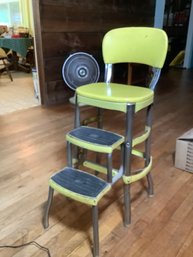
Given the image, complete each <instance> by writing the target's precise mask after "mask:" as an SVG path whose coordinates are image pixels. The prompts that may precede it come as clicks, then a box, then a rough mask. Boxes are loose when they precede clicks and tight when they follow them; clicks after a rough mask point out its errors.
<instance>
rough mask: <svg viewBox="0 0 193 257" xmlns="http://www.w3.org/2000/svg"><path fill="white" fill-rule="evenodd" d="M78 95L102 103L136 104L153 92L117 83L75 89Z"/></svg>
mask: <svg viewBox="0 0 193 257" xmlns="http://www.w3.org/2000/svg"><path fill="white" fill-rule="evenodd" d="M76 92H77V94H78V95H81V96H85V97H89V98H92V99H99V100H103V101H111V102H119V103H120V102H121V103H137V102H143V101H146V100H148V99H150V98H152V97H153V95H154V92H153V91H152V90H151V89H149V88H145V87H138V86H130V85H124V84H117V83H93V84H88V85H85V86H81V87H78V88H77V89H76Z"/></svg>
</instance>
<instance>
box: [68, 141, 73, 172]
mask: <svg viewBox="0 0 193 257" xmlns="http://www.w3.org/2000/svg"><path fill="white" fill-rule="evenodd" d="M67 165H68V167H72V144H71V143H70V142H68V141H67Z"/></svg>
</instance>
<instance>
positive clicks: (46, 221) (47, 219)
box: [43, 187, 54, 228]
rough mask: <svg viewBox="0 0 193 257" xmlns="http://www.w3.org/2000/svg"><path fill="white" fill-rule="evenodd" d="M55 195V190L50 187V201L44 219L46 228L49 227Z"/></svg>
mask: <svg viewBox="0 0 193 257" xmlns="http://www.w3.org/2000/svg"><path fill="white" fill-rule="evenodd" d="M53 194H54V189H53V188H51V187H49V193H48V201H47V205H46V209H45V214H44V218H43V226H44V228H48V227H49V211H50V206H51V204H52V199H53Z"/></svg>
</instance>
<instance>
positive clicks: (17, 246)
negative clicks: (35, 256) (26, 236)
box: [0, 241, 51, 257]
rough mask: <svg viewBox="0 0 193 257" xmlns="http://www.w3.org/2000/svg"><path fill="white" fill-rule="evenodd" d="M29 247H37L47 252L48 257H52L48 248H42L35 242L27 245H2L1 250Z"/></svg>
mask: <svg viewBox="0 0 193 257" xmlns="http://www.w3.org/2000/svg"><path fill="white" fill-rule="evenodd" d="M28 245H35V246H36V247H38V248H39V249H40V250H42V251H44V252H47V254H48V257H51V254H50V251H49V249H48V248H46V247H44V246H41V245H40V244H38V243H37V242H35V241H31V242H29V243H26V244H21V245H0V248H20V247H24V246H28Z"/></svg>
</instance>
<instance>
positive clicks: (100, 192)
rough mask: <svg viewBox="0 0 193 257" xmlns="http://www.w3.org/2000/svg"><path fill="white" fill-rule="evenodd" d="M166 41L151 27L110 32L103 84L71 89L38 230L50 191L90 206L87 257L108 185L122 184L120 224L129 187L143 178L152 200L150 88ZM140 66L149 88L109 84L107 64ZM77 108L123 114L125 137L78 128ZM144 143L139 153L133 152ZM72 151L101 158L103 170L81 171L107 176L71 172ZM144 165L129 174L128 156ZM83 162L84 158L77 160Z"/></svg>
mask: <svg viewBox="0 0 193 257" xmlns="http://www.w3.org/2000/svg"><path fill="white" fill-rule="evenodd" d="M167 46H168V40H167V35H166V33H165V32H164V31H163V30H161V29H157V28H150V27H125V28H118V29H113V30H111V31H109V32H108V33H106V35H105V36H104V39H103V43H102V51H103V58H104V62H105V82H104V83H101V82H100V83H92V84H88V85H84V86H81V87H78V88H77V89H76V113H75V129H73V130H72V131H70V132H69V133H68V134H67V135H66V139H67V152H68V154H67V155H68V156H67V159H68V166H67V167H66V168H64V169H63V170H61V171H59V172H57V173H56V174H54V175H53V176H52V177H51V178H50V180H49V197H48V204H47V208H46V212H45V217H44V227H48V214H49V209H50V205H51V201H52V198H53V192H54V190H56V191H57V192H59V193H61V194H63V195H64V196H66V197H69V198H72V199H74V200H77V201H80V202H82V203H85V204H88V205H91V206H92V208H93V241H94V247H93V248H94V249H93V255H94V256H95V257H96V256H99V235H98V209H97V206H98V202H99V200H100V199H101V198H102V197H103V196H104V195H105V194H106V193H107V192H108V191H109V190H110V189H111V186H112V185H113V184H114V183H115V182H116V181H117V180H119V179H120V178H121V177H122V178H123V182H124V203H125V204H124V205H125V212H124V213H125V214H124V216H125V217H124V223H125V225H128V224H129V223H130V222H131V214H130V209H131V206H130V184H131V183H133V182H135V181H138V180H140V179H142V178H144V177H147V181H148V194H149V195H153V183H152V178H151V175H150V170H151V167H152V156H151V154H150V135H151V126H152V106H153V100H154V89H155V86H156V84H157V82H158V79H159V76H160V71H161V68H162V67H163V64H164V61H165V57H166V53H167ZM116 63H139V64H140V63H141V64H145V65H148V66H150V67H152V77H151V81H150V83H149V85H144V87H141V86H132V85H124V84H119V83H113V82H111V78H112V74H113V70H112V68H113V64H116ZM81 104H86V105H90V106H93V107H97V108H102V109H108V110H113V111H120V112H123V113H124V114H125V134H124V135H119V134H116V133H114V132H111V131H106V130H103V129H101V128H94V127H89V126H81V125H80V124H81V119H80V108H79V106H81ZM142 109H145V110H146V122H145V124H144V125H145V126H144V127H145V128H144V131H143V133H142V134H141V135H140V136H138V137H137V138H133V121H134V116H135V113H136V112H138V111H140V110H142ZM143 142H144V145H145V146H144V150H143V151H139V150H137V149H136V146H137V145H138V144H141V143H143ZM76 148H83V149H86V151H88V150H89V151H95V152H97V153H104V154H106V155H107V164H106V166H104V165H103V166H101V165H100V163H92V162H90V161H87V160H84V158H82V157H81V158H82V160H81V163H82V166H83V167H84V166H86V167H87V168H91V169H93V170H94V171H95V172H96V171H97V172H96V174H98V172H99V173H100V172H102V173H105V174H107V176H106V177H105V179H101V178H99V177H98V176H97V175H96V174H94V175H93V174H90V173H87V172H85V171H81V170H78V169H75V168H74V164H75V163H76V161H79V160H76V159H73V157H74V153H73V152H75V153H76ZM115 149H122V154H121V156H122V161H121V164H120V168H119V169H117V170H115V169H114V168H113V165H112V155H113V152H114V150H115ZM132 155H135V156H137V157H139V158H142V159H143V160H144V164H143V167H142V168H141V169H140V170H138V171H137V173H136V171H134V172H133V171H131V156H132ZM83 157H86V156H83Z"/></svg>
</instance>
